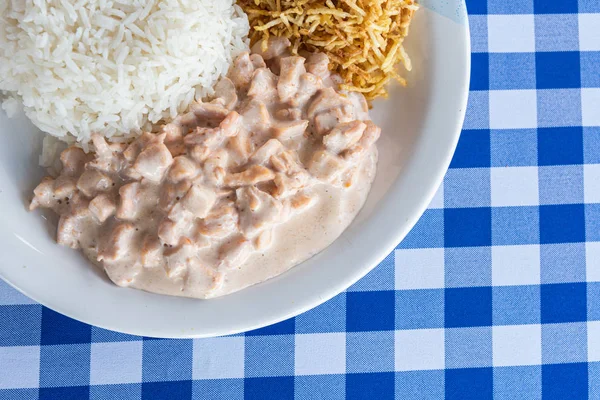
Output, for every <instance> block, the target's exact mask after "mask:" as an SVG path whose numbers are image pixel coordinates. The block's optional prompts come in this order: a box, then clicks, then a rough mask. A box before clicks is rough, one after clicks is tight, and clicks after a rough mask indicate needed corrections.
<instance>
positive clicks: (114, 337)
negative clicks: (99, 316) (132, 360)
mask: <svg viewBox="0 0 600 400" xmlns="http://www.w3.org/2000/svg"><path fill="white" fill-rule="evenodd" d="M141 339H142V337H141V336H134V335H127V334H125V333H120V332H115V331H109V330H108V329H102V328H98V327H97V326H92V343H99V342H133V341H137V340H141Z"/></svg>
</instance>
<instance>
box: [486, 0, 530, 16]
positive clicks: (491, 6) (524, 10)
mask: <svg viewBox="0 0 600 400" xmlns="http://www.w3.org/2000/svg"><path fill="white" fill-rule="evenodd" d="M486 2H487V4H488V13H489V14H501V15H508V14H533V0H519V1H513V2H510V1H506V0H486V1H482V3H486Z"/></svg>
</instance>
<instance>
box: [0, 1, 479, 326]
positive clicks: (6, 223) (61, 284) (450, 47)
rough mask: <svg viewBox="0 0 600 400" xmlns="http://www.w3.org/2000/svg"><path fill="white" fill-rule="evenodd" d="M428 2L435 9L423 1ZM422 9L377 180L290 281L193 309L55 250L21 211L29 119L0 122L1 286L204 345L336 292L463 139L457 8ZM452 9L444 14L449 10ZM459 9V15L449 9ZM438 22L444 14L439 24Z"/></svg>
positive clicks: (32, 177) (383, 242)
mask: <svg viewBox="0 0 600 400" xmlns="http://www.w3.org/2000/svg"><path fill="white" fill-rule="evenodd" d="M423 3H424V4H426V5H427V4H429V3H433V4H434V5H435V3H436V1H433V0H430V1H429V2H427V1H423ZM439 3H443V4H444V5H443V6H441V8H442V9H441V10H440V9H438V10H436V11H432V9H431V8H433V6H429V7H430V8H424V9H423V10H421V11H419V12H418V14H417V16H416V18H415V21H414V25H413V27H412V30H411V35H410V38H409V40H408V42H407V48H408V51H409V53H410V55H411V58H412V60H413V65H414V69H413V72H412V73H411V74H409V75H408V81H409V87H408V88H406V89H402V88H397V89H395V90H394V91H393V94H392V96H391V98H390V99H389V100H387V101H379V102H377V103H376V104H375V107H374V110H373V116H374V119H375V121H376V122H377V123H379V124H380V125H381V126H382V128H383V135H382V138H381V140H380V142H379V144H378V147H379V150H380V161H379V168H378V174H377V178H376V180H375V184H374V186H373V190H372V192H371V194H370V196H369V199H368V201H367V204H366V206H365V207H364V209H363V210H362V211H361V212H360V214H359V216H358V218H357V219H356V221H355V222H354V223H352V225H351V226H350V227H349V228H348V230H347V231H346V232H345V233H344V234H343V236H342V237H341V238H340V239H338V240H337V241H336V242H335V243H334V244H333V245H331V246H330V247H329V248H327V249H326V250H325V251H323V252H321V253H320V254H318V255H317V256H315V257H314V258H312V259H310V260H309V261H307V262H305V263H303V264H301V265H299V266H296V267H295V268H293V269H291V270H290V271H288V272H287V273H285V274H283V275H281V276H279V277H277V278H274V279H271V280H269V281H267V282H264V283H262V284H259V285H256V286H253V287H251V288H248V289H246V290H243V291H241V292H238V293H235V294H233V295H230V296H225V297H223V298H218V299H214V300H194V299H186V298H177V297H168V296H160V295H155V294H150V293H145V292H142V291H139V290H134V289H123V288H119V287H117V286H115V285H113V284H112V283H110V282H109V280H108V279H107V278H106V277H105V276H104V274H103V273H102V272H100V271H98V270H97V269H96V268H94V267H92V266H91V265H90V264H89V263H88V262H87V261H86V260H85V259H84V258H83V256H81V255H80V254H79V253H78V252H76V251H73V250H70V249H67V248H64V247H60V246H58V245H56V244H55V242H54V240H53V238H54V234H55V231H54V230H55V227H54V226H53V225H52V224H51V223H50V222H48V221H46V220H44V219H43V218H42V217H41V214H40V213H38V212H34V213H29V212H27V210H26V203H27V201H28V199H29V198H30V196H31V191H32V189H33V188H34V187H35V185H36V183H37V182H38V181H39V179H40V178H41V177H42V176H43V173H44V172H43V170H42V169H40V168H39V167H37V160H38V155H39V152H40V144H41V135H40V133H39V132H38V131H36V129H35V128H34V127H33V126H32V125H30V124H29V123H28V122H27V121H26V119H25V118H20V119H10V120H9V119H8V118H7V117H6V116H5V115H4V114H3V113H0V114H2V115H0V277H2V278H3V279H5V280H6V281H7V282H9V283H10V284H12V285H13V286H14V287H16V288H17V289H19V290H21V291H22V292H23V293H24V294H26V295H27V296H29V297H31V298H33V299H34V300H36V301H38V302H40V303H42V304H44V305H45V306H47V307H49V308H51V309H53V310H56V311H58V312H60V313H62V314H65V315H68V316H69V317H72V318H75V319H77V320H80V321H83V322H86V323H89V324H92V325H96V326H100V327H103V328H107V329H112V330H115V331H120V332H126V333H130V334H136V335H144V336H157V337H172V338H184V337H207V336H215V335H224V334H231V333H237V332H242V331H247V330H250V329H255V328H259V327H263V326H266V325H269V324H273V323H275V322H279V321H282V320H284V319H286V318H290V317H293V316H295V315H298V314H300V313H302V312H304V311H307V310H309V309H310V308H313V307H315V306H317V305H319V304H321V303H323V302H324V301H326V300H328V299H330V298H331V297H333V296H335V295H336V294H338V293H340V292H341V291H343V290H344V289H346V288H347V287H349V286H350V285H351V284H353V283H354V282H356V281H357V280H358V279H360V278H361V277H362V276H364V275H365V274H366V273H367V272H369V271H370V270H371V269H372V268H373V267H375V266H376V265H377V264H378V263H379V262H380V261H381V260H382V259H383V258H384V257H385V256H386V255H387V254H389V252H390V251H392V250H393V249H394V247H395V246H396V245H397V244H398V242H400V240H402V239H403V238H404V236H405V235H406V234H407V233H408V231H409V230H410V229H411V228H412V227H413V225H414V224H415V223H416V222H417V220H418V218H419V217H420V216H421V214H422V213H423V211H424V210H425V208H426V206H427V205H428V203H429V202H430V200H431V199H432V197H433V195H434V193H435V191H436V189H437V188H438V186H439V184H440V182H441V181H442V178H443V176H444V174H445V172H446V169H447V168H448V165H449V163H450V159H451V157H452V154H453V153H454V149H455V147H456V143H457V140H458V137H459V134H460V129H461V126H462V122H463V118H464V113H465V108H466V105H467V95H468V86H469V70H470V43H469V29H468V24H467V21H466V16H465V14H464V3H463V2H462V0H460V1H459V0H454V1H444V2H439ZM449 3H451V4H454V5H455V6H456V7H454V6H452V5H451V6H448V4H449ZM456 10H458V11H456ZM442 14H445V15H442Z"/></svg>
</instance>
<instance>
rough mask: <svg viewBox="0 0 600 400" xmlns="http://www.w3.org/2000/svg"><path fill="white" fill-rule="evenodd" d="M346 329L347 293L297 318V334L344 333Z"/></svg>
mask: <svg viewBox="0 0 600 400" xmlns="http://www.w3.org/2000/svg"><path fill="white" fill-rule="evenodd" d="M345 329H346V293H341V294H339V295H337V296H335V297H334V298H333V299H331V300H329V301H327V302H325V303H323V304H321V305H320V306H318V307H316V308H313V309H312V310H309V311H307V312H305V313H302V314H300V315H298V316H297V317H296V333H325V332H344V330H345Z"/></svg>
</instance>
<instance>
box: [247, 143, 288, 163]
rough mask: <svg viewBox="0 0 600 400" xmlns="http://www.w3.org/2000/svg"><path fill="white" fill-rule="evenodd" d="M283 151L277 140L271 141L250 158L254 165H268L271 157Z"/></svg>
mask: <svg viewBox="0 0 600 400" xmlns="http://www.w3.org/2000/svg"><path fill="white" fill-rule="evenodd" d="M282 150H283V145H282V144H281V142H280V141H279V140H277V139H269V140H267V142H266V143H265V144H263V145H262V146H260V147H259V148H258V149H257V150H256V151H255V152H254V154H252V156H251V157H250V160H249V161H250V162H251V163H252V164H266V163H267V162H268V161H269V160H270V158H271V156H273V155H275V154H277V153H279V152H280V151H282Z"/></svg>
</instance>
